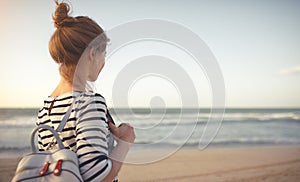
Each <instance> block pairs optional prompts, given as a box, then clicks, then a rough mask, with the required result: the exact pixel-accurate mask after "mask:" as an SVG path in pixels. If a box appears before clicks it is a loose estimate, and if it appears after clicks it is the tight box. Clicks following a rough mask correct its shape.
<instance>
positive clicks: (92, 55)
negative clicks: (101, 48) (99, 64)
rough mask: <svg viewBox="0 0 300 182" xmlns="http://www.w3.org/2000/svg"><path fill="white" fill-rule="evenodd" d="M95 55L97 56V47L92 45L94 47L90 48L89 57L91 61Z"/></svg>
mask: <svg viewBox="0 0 300 182" xmlns="http://www.w3.org/2000/svg"><path fill="white" fill-rule="evenodd" d="M95 56H96V49H95V48H94V47H92V48H91V49H90V50H89V59H90V60H91V61H94V59H95Z"/></svg>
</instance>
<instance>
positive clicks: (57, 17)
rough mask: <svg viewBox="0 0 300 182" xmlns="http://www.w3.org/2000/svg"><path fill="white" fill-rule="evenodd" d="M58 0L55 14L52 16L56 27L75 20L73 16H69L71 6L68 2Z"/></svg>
mask: <svg viewBox="0 0 300 182" xmlns="http://www.w3.org/2000/svg"><path fill="white" fill-rule="evenodd" d="M55 2H56V10H55V14H54V16H53V17H52V18H53V20H54V26H55V27H56V28H60V27H63V26H64V25H65V24H68V23H70V22H73V21H74V18H73V17H70V16H69V11H70V6H69V5H68V4H67V3H63V2H62V3H58V2H57V1H55Z"/></svg>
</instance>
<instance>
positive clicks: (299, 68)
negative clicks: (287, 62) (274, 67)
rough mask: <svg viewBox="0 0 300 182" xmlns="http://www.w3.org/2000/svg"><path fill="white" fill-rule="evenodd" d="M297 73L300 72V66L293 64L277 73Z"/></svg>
mask: <svg viewBox="0 0 300 182" xmlns="http://www.w3.org/2000/svg"><path fill="white" fill-rule="evenodd" d="M297 73H300V66H294V67H291V68H286V69H282V70H280V72H279V74H281V75H292V74H297Z"/></svg>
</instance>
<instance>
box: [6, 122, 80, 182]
mask: <svg viewBox="0 0 300 182" xmlns="http://www.w3.org/2000/svg"><path fill="white" fill-rule="evenodd" d="M41 128H43V129H47V130H50V131H51V132H52V133H53V135H54V137H55V138H56V141H57V143H58V147H59V149H57V150H50V151H42V152H39V151H37V149H36V147H35V145H34V136H35V134H36V132H37V131H38V130H39V129H41ZM31 150H32V153H31V154H28V155H26V156H24V157H23V158H22V159H21V161H20V162H19V164H18V167H17V170H16V174H15V176H14V178H13V179H12V182H19V181H30V182H31V181H39V182H40V181H55V182H60V181H61V182H75V181H83V179H82V177H81V175H80V171H79V165H78V158H77V154H76V153H74V152H73V151H71V150H69V149H65V148H64V145H63V144H62V141H61V139H60V138H59V136H58V134H57V132H56V131H55V130H54V129H53V128H52V127H50V126H47V125H40V126H38V127H36V128H35V129H34V130H33V131H32V134H31Z"/></svg>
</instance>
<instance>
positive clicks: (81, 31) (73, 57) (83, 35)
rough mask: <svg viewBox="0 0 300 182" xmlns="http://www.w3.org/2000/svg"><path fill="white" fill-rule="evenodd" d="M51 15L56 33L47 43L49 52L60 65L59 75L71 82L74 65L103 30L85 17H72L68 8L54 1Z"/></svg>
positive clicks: (66, 5) (65, 4)
mask: <svg viewBox="0 0 300 182" xmlns="http://www.w3.org/2000/svg"><path fill="white" fill-rule="evenodd" d="M56 5H57V6H56V10H55V13H54V15H53V20H54V26H55V27H56V31H55V32H54V34H53V35H52V37H51V39H50V41H49V52H50V54H51V56H52V58H53V59H54V61H55V62H56V63H59V64H60V74H61V76H63V77H64V78H65V79H67V80H68V81H70V82H72V79H73V75H74V72H75V69H76V65H77V63H78V61H79V59H80V57H81V55H82V53H83V52H84V50H85V49H86V48H87V47H88V45H89V44H90V43H91V42H92V41H93V40H94V39H95V38H96V37H97V36H99V35H100V34H104V31H103V29H102V28H101V27H100V26H99V25H98V24H97V23H96V22H95V21H93V20H92V19H90V18H89V17H86V16H77V17H72V16H70V15H69V13H70V6H69V5H68V4H67V3H64V2H62V3H58V2H57V1H56Z"/></svg>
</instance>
